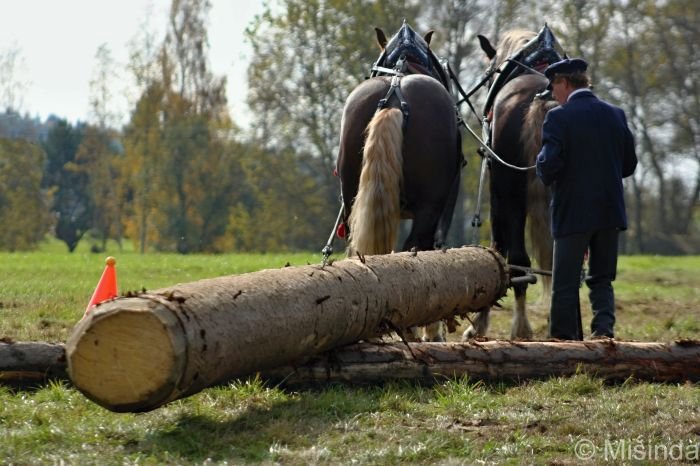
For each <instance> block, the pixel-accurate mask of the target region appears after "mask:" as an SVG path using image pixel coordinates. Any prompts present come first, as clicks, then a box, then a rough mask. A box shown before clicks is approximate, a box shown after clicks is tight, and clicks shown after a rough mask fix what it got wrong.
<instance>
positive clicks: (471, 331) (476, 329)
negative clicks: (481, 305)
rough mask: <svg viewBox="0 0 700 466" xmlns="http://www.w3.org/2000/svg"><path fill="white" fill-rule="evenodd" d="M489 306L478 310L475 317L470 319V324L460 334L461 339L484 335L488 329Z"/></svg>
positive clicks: (465, 339)
mask: <svg viewBox="0 0 700 466" xmlns="http://www.w3.org/2000/svg"><path fill="white" fill-rule="evenodd" d="M490 312H491V310H490V309H489V308H486V309H483V310H481V311H479V313H478V314H477V315H476V318H475V319H473V320H472V325H470V326H469V328H468V329H466V330H465V331H464V333H463V334H462V341H467V340H471V339H472V338H476V337H485V336H486V332H488V331H489V313H490Z"/></svg>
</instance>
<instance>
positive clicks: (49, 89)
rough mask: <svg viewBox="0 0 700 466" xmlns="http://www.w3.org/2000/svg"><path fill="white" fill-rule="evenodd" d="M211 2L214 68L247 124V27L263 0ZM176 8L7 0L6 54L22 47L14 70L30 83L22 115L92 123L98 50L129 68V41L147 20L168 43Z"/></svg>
mask: <svg viewBox="0 0 700 466" xmlns="http://www.w3.org/2000/svg"><path fill="white" fill-rule="evenodd" d="M211 5H212V8H211V11H210V14H209V46H210V50H209V60H210V64H211V70H212V72H213V73H214V74H215V75H216V76H221V75H226V76H227V80H228V86H227V90H226V91H227V96H228V99H229V107H230V110H231V115H232V117H233V119H234V121H235V122H236V123H237V124H239V125H240V126H243V127H246V126H247V125H248V124H249V119H248V117H247V108H246V106H245V97H246V89H247V84H246V77H245V76H246V75H245V73H246V68H247V64H248V60H249V58H250V48H249V46H247V44H246V43H245V42H244V38H243V31H244V30H245V28H246V27H247V26H248V24H249V23H250V22H251V21H252V20H253V18H254V16H255V15H256V14H259V13H261V12H262V10H263V4H262V0H211ZM169 7H170V0H117V1H114V0H0V53H2V52H4V51H7V50H10V49H15V48H16V49H19V60H18V62H19V63H18V69H17V70H16V72H15V74H16V75H17V79H19V80H21V81H22V82H23V83H24V84H25V85H26V89H25V90H24V92H23V93H22V94H21V101H20V112H21V113H22V114H25V113H28V114H29V115H31V116H33V117H34V116H38V117H40V118H41V119H42V120H43V119H45V118H46V117H48V116H49V115H50V114H55V115H58V116H59V117H63V118H67V119H68V120H69V121H71V122H76V121H78V120H81V121H87V120H88V117H89V94H90V80H91V79H92V78H93V75H94V73H95V69H96V66H97V61H96V59H95V55H96V53H97V49H98V47H100V45H102V44H106V45H107V47H108V48H109V50H110V52H111V55H112V58H113V60H114V61H115V62H116V64H117V66H119V67H120V68H122V70H123V69H124V66H123V65H126V63H127V62H128V59H129V47H128V45H127V44H128V42H129V40H130V39H133V38H134V37H138V36H139V30H140V28H142V27H143V26H144V24H149V26H148V28H149V30H154V31H157V32H158V36H157V37H158V40H162V37H163V34H164V32H165V25H166V23H167V17H168V10H169ZM149 11H150V12H151V14H150V16H149V17H148V18H147V16H148V12H149ZM122 73H124V74H126V71H122ZM126 82H128V81H127V80H126V78H125V79H124V80H123V82H121V83H120V84H121V86H122V87H123V88H122V89H116V90H115V92H114V94H115V102H114V105H115V106H116V108H117V109H118V110H119V112H120V113H121V114H122V120H123V121H126V120H127V119H128V99H127V97H126V96H127V95H128V90H127V89H126V87H127V86H126V84H125V83H126Z"/></svg>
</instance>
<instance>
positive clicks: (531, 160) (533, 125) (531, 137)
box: [522, 99, 557, 302]
mask: <svg viewBox="0 0 700 466" xmlns="http://www.w3.org/2000/svg"><path fill="white" fill-rule="evenodd" d="M556 106H557V103H556V102H554V101H546V100H540V99H535V100H534V101H533V102H532V104H530V108H529V109H528V112H527V114H526V116H525V124H524V126H523V132H522V143H523V147H524V150H525V155H526V159H527V161H528V165H534V164H535V161H536V159H537V154H538V153H539V151H540V148H541V146H542V124H543V123H544V117H545V115H546V114H547V112H548V111H549V110H550V109H551V108H554V107H556ZM549 200H550V194H549V191H548V189H547V188H546V187H545V185H544V184H543V183H542V182H541V181H540V180H539V178H537V176H536V175H535V173H534V170H530V171H529V174H528V189H527V216H528V230H529V234H530V243H531V245H532V250H533V255H534V256H535V259H536V260H537V265H538V267H539V268H541V269H544V270H552V256H553V241H552V235H551V232H550V228H549V225H550V219H549V215H550V214H549ZM542 286H543V293H542V299H543V302H549V298H550V296H551V294H552V281H551V277H548V276H543V277H542Z"/></svg>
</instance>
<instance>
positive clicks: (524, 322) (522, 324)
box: [510, 285, 532, 340]
mask: <svg viewBox="0 0 700 466" xmlns="http://www.w3.org/2000/svg"><path fill="white" fill-rule="evenodd" d="M517 286H519V285H517ZM526 286H527V285H526ZM526 286H525V288H526ZM526 297H527V294H526V291H525V289H523V290H522V291H520V292H519V291H518V290H517V289H516V290H515V304H514V307H513V324H512V326H511V329H510V338H511V339H513V340H516V339H525V340H531V339H532V327H530V321H529V320H528V318H527V312H526V308H525V298H526Z"/></svg>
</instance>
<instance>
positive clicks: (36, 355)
mask: <svg viewBox="0 0 700 466" xmlns="http://www.w3.org/2000/svg"><path fill="white" fill-rule="evenodd" d="M54 378H58V379H67V378H68V375H67V373H66V356H65V351H64V348H63V345H62V344H52V343H39V342H37V343H34V342H5V341H0V383H3V384H12V385H18V384H25V383H33V382H43V381H45V380H48V379H54Z"/></svg>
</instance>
